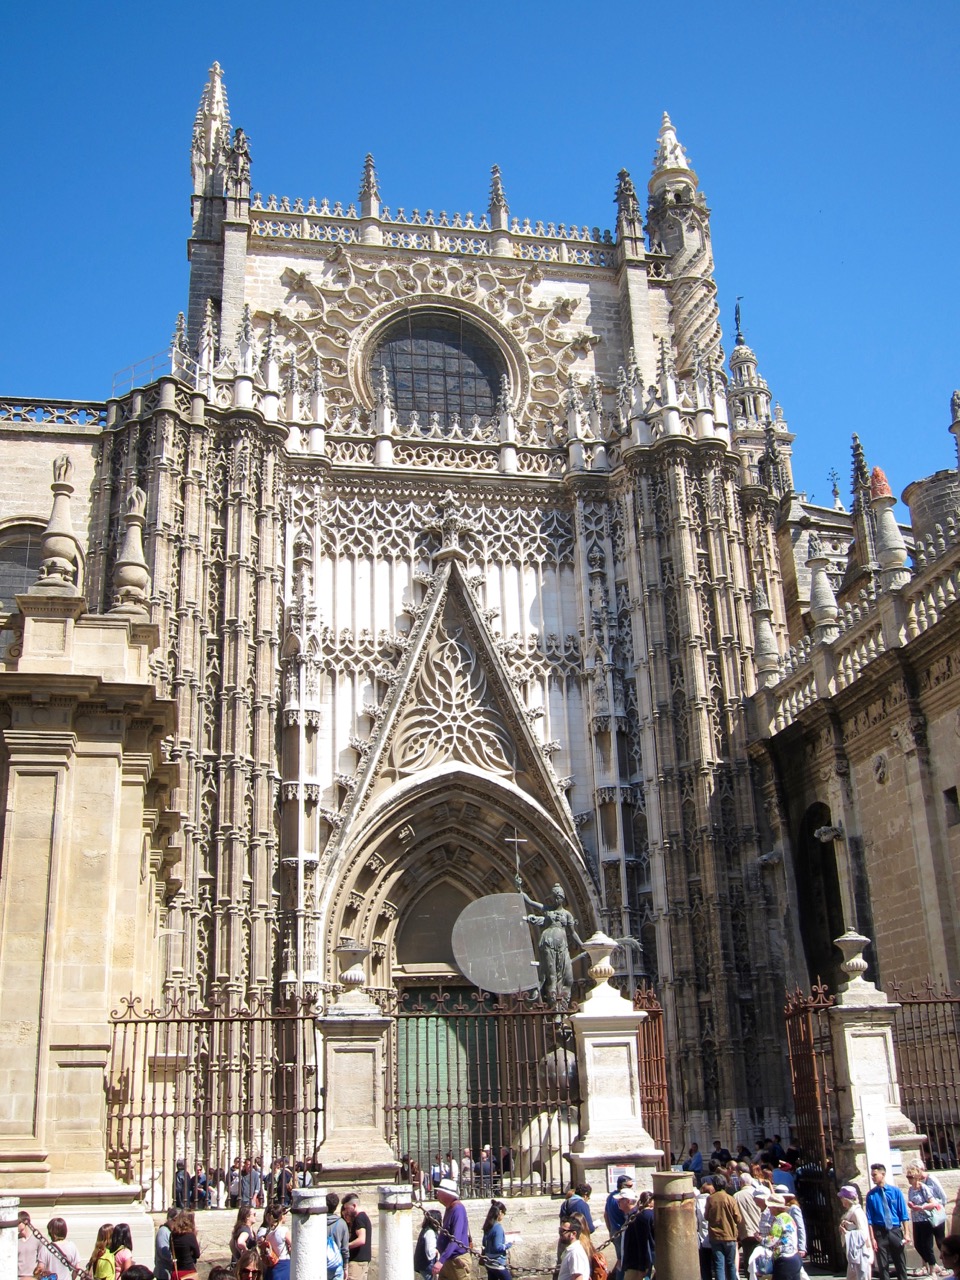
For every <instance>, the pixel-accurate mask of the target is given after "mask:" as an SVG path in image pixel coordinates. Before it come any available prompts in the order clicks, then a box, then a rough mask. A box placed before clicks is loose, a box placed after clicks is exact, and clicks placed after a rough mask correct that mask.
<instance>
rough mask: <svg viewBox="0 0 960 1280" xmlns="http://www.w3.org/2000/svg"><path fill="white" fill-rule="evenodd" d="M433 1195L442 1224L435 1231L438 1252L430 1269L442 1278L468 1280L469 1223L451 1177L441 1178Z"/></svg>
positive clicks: (446, 1279) (445, 1279) (444, 1279)
mask: <svg viewBox="0 0 960 1280" xmlns="http://www.w3.org/2000/svg"><path fill="white" fill-rule="evenodd" d="M436 1197H437V1199H438V1200H439V1201H440V1203H441V1204H442V1205H443V1224H442V1226H441V1227H440V1231H439V1233H438V1234H437V1249H438V1250H439V1256H438V1257H437V1260H436V1262H434V1264H433V1267H432V1268H431V1270H432V1271H433V1274H434V1275H435V1276H438V1275H439V1276H442V1277H443V1280H468V1277H469V1275H470V1224H469V1222H468V1221H467V1211H466V1209H465V1208H464V1205H463V1201H462V1200H461V1199H460V1194H459V1192H458V1190H457V1184H456V1183H455V1182H454V1180H453V1179H452V1178H441V1180H440V1185H439V1186H438V1187H437V1190H436Z"/></svg>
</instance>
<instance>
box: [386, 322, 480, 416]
mask: <svg viewBox="0 0 960 1280" xmlns="http://www.w3.org/2000/svg"><path fill="white" fill-rule="evenodd" d="M381 369H386V372H387V377H388V379H389V382H390V387H391V390H392V392H393V402H394V405H395V406H396V410H397V413H398V414H399V416H400V418H401V420H403V419H406V418H407V417H408V415H409V414H410V413H412V412H416V413H417V414H418V415H419V416H420V419H421V420H422V421H423V422H424V423H425V424H426V423H427V422H428V420H429V419H430V416H431V414H436V415H437V417H438V419H439V421H440V423H441V424H442V425H443V426H444V427H446V428H450V427H452V426H453V425H454V424H455V423H456V422H457V421H459V422H462V423H467V422H469V421H470V420H471V419H472V418H473V417H474V416H477V417H480V418H481V419H483V420H485V421H486V420H488V419H490V418H492V417H493V415H494V414H495V413H496V409H497V398H498V396H499V393H500V379H501V377H502V376H503V375H504V374H505V373H506V366H505V364H504V360H503V356H502V353H501V352H500V351H499V349H498V348H497V347H496V345H495V344H494V343H493V342H492V341H491V340H490V339H489V338H488V337H487V336H486V334H484V333H482V332H481V331H480V330H479V329H478V328H477V327H476V326H475V325H472V324H471V323H470V322H469V320H466V319H464V317H463V316H462V315H460V314H457V313H453V312H444V311H426V310H412V309H411V310H409V311H406V312H404V314H403V315H401V316H398V317H397V318H396V319H395V320H393V321H392V322H391V324H389V325H388V326H387V328H386V329H385V330H384V331H383V332H382V334H381V336H380V339H379V341H378V343H377V348H376V351H375V352H374V355H373V359H372V360H371V362H370V377H371V381H372V383H373V385H374V386H375V385H376V383H377V381H378V380H379V378H380V370H381Z"/></svg>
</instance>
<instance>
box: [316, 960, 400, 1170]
mask: <svg viewBox="0 0 960 1280" xmlns="http://www.w3.org/2000/svg"><path fill="white" fill-rule="evenodd" d="M368 952H369V948H367V947H363V946H359V945H357V943H355V942H353V941H352V940H351V939H345V940H344V941H343V943H341V945H340V946H339V947H337V948H336V952H335V954H336V955H337V956H338V957H339V958H340V962H341V964H342V965H343V971H342V972H341V974H340V981H341V983H342V984H343V987H344V991H343V994H342V995H341V996H339V998H338V999H337V1001H336V1003H335V1004H334V1005H333V1007H332V1008H331V1009H330V1012H329V1013H327V1014H326V1015H325V1016H324V1017H322V1018H320V1019H319V1022H320V1027H321V1030H322V1033H323V1080H324V1087H325V1092H324V1126H325V1131H324V1139H323V1142H322V1143H321V1144H320V1146H319V1148H318V1150H317V1158H318V1159H319V1160H320V1161H321V1162H322V1164H323V1171H324V1173H325V1174H327V1175H329V1177H330V1178H331V1179H332V1180H333V1181H335V1182H336V1181H340V1182H343V1181H345V1180H346V1181H350V1182H354V1183H360V1184H367V1185H378V1184H379V1183H380V1182H382V1181H384V1180H385V1179H386V1178H390V1177H393V1175H394V1174H395V1173H396V1171H397V1170H398V1169H399V1168H400V1162H399V1160H397V1158H396V1156H395V1155H394V1153H393V1150H392V1149H391V1147H390V1146H389V1144H388V1143H387V1141H386V1139H385V1137H384V1117H385V1107H384V1088H385V1076H386V1040H387V1032H388V1030H389V1028H390V1019H389V1018H385V1017H384V1016H383V1014H382V1013H381V1011H380V1008H379V1006H378V1005H377V1004H375V1003H374V1001H373V1000H371V999H370V997H369V996H368V995H367V994H366V992H364V990H363V986H364V983H365V982H366V978H365V975H364V972H363V961H364V958H365V957H366V956H367V954H368Z"/></svg>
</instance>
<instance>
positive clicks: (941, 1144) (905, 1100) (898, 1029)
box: [890, 978, 960, 1169]
mask: <svg viewBox="0 0 960 1280" xmlns="http://www.w3.org/2000/svg"><path fill="white" fill-rule="evenodd" d="M890 997H891V999H893V1000H895V1001H896V1003H897V1004H898V1005H899V1006H900V1007H899V1009H897V1010H896V1012H895V1014H894V1022H893V1041H894V1051H895V1055H896V1061H897V1075H898V1078H899V1081H900V1106H901V1108H902V1110H903V1111H904V1112H905V1113H906V1115H908V1116H909V1117H910V1119H911V1120H912V1121H913V1123H914V1124H915V1125H916V1127H917V1130H918V1132H920V1133H922V1134H925V1135H926V1138H925V1141H924V1142H923V1144H922V1148H921V1149H922V1152H923V1157H924V1163H925V1164H926V1166H927V1168H928V1169H957V1168H960V1162H958V1158H957V1152H958V1148H960V983H956V984H954V986H953V987H952V988H949V987H946V986H945V985H943V984H938V983H934V982H933V980H932V979H929V978H928V979H927V981H926V982H925V983H923V984H922V985H921V987H920V988H919V990H918V989H917V988H916V987H912V988H911V989H910V990H909V991H905V990H904V989H903V986H902V984H900V983H896V982H895V983H893V984H892V985H891V987H890Z"/></svg>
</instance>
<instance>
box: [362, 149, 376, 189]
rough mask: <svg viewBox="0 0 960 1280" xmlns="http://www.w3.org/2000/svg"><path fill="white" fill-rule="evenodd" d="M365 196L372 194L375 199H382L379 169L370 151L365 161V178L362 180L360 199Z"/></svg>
mask: <svg viewBox="0 0 960 1280" xmlns="http://www.w3.org/2000/svg"><path fill="white" fill-rule="evenodd" d="M364 196H372V197H373V199H374V200H379V199H380V188H379V186H378V185H377V169H376V165H375V164H374V162H373V156H372V155H371V154H370V152H369V151H368V152H367V154H366V157H365V159H364V162H363V178H362V179H361V181H360V199H361V200H362V199H363V198H364Z"/></svg>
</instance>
